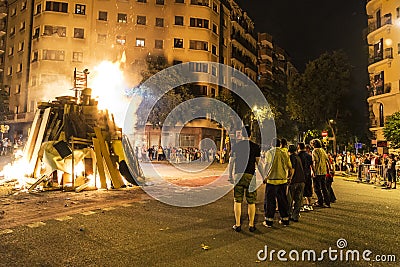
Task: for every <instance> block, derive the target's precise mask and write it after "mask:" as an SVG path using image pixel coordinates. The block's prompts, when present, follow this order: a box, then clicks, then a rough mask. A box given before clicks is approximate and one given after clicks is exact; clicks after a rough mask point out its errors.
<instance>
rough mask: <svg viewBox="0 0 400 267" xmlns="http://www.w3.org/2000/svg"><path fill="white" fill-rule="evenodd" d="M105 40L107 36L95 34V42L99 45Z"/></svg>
mask: <svg viewBox="0 0 400 267" xmlns="http://www.w3.org/2000/svg"><path fill="white" fill-rule="evenodd" d="M106 40H107V34H97V42H98V43H99V44H105V43H106Z"/></svg>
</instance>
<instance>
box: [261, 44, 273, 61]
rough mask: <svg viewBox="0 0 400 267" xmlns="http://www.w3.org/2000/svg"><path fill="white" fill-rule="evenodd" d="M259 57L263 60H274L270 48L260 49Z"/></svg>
mask: <svg viewBox="0 0 400 267" xmlns="http://www.w3.org/2000/svg"><path fill="white" fill-rule="evenodd" d="M258 55H259V57H260V58H261V59H267V58H268V57H270V58H272V49H271V48H270V47H262V48H260V49H259V52H258Z"/></svg>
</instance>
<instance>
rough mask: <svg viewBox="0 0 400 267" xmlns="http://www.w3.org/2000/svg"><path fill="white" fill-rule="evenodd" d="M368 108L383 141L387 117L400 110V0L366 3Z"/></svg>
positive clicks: (372, 129)
mask: <svg viewBox="0 0 400 267" xmlns="http://www.w3.org/2000/svg"><path fill="white" fill-rule="evenodd" d="M366 10H367V14H368V17H369V19H368V36H367V39H368V45H369V60H370V61H369V66H368V72H369V74H370V86H369V97H368V103H369V110H370V120H371V128H370V130H371V131H372V132H373V133H374V135H375V137H374V139H377V140H384V137H383V132H382V130H383V126H384V122H385V118H386V117H387V116H390V115H391V114H393V113H394V112H397V111H400V97H399V96H400V95H399V94H400V91H399V84H400V72H399V69H400V1H396V0H370V1H368V2H367V5H366Z"/></svg>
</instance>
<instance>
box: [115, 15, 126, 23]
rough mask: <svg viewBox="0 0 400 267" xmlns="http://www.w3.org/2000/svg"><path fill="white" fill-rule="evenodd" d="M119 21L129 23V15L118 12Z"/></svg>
mask: <svg viewBox="0 0 400 267" xmlns="http://www.w3.org/2000/svg"><path fill="white" fill-rule="evenodd" d="M117 20H118V22H120V23H127V22H128V16H127V15H126V14H124V13H118V19H117Z"/></svg>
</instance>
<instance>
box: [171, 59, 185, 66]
mask: <svg viewBox="0 0 400 267" xmlns="http://www.w3.org/2000/svg"><path fill="white" fill-rule="evenodd" d="M182 63H183V61H182V60H176V59H174V60H173V61H172V65H178V64H182Z"/></svg>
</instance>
